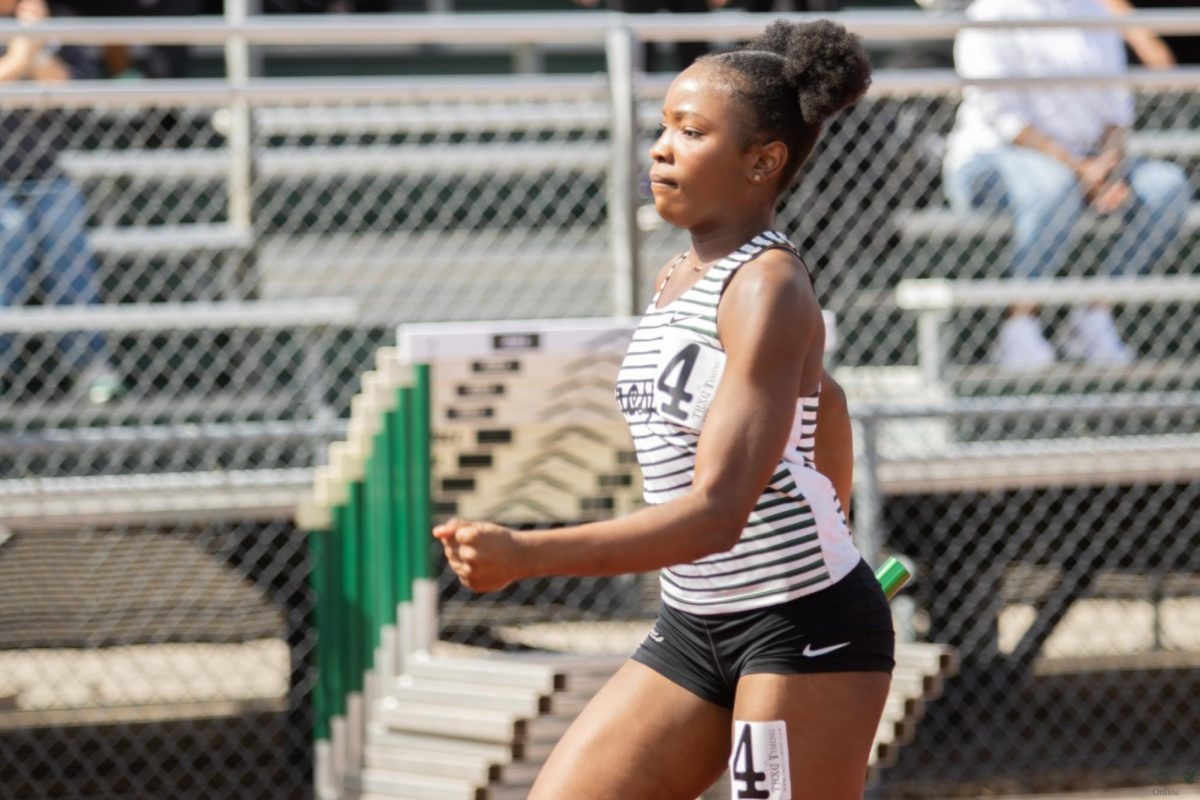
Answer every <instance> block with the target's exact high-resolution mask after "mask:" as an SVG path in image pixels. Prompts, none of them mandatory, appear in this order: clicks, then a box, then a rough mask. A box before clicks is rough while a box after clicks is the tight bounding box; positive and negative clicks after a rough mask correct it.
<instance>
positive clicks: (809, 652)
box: [804, 642, 850, 658]
mask: <svg viewBox="0 0 1200 800" xmlns="http://www.w3.org/2000/svg"><path fill="white" fill-rule="evenodd" d="M849 646H850V642H842V643H841V644H831V645H830V646H829V647H813V646H812V645H811V644H806V645H805V646H804V655H806V656H808V657H810V658H811V657H813V656H823V655H825V654H826V653H832V652H833V651H834V650H841V649H842V648H843V647H849Z"/></svg>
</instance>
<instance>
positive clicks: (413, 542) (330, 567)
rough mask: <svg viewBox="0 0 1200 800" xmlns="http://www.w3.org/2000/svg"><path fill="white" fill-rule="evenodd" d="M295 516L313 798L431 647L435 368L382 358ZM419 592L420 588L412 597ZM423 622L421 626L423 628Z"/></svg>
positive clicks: (390, 353) (347, 761)
mask: <svg viewBox="0 0 1200 800" xmlns="http://www.w3.org/2000/svg"><path fill="white" fill-rule="evenodd" d="M378 367H379V368H378V369H377V370H375V371H373V372H369V373H367V374H366V375H364V376H363V390H362V392H361V393H360V394H359V395H357V396H356V397H355V398H354V401H353V402H352V404H351V416H350V423H349V427H348V431H347V438H346V441H344V442H335V443H334V444H332V445H331V446H330V449H329V458H328V463H327V464H326V465H325V466H323V467H320V468H319V469H318V470H317V474H316V477H315V480H314V490H313V493H312V496H311V497H309V498H306V499H305V500H304V501H303V502H302V503H301V506H300V508H299V509H298V512H297V523H298V525H299V526H300V527H302V528H303V529H305V530H306V531H307V532H308V540H309V557H310V560H311V568H310V584H311V587H312V591H313V594H314V596H315V598H316V608H315V611H314V617H315V628H316V631H317V644H316V648H315V659H316V662H317V682H316V685H315V686H314V688H313V716H314V719H313V738H314V742H315V753H316V757H317V762H318V763H317V772H318V788H319V789H320V788H321V787H333V786H337V785H338V784H339V782H340V779H341V776H342V775H344V774H345V770H346V769H347V768H348V767H349V768H354V767H353V765H355V764H357V763H358V759H359V758H360V756H361V752H362V740H363V736H364V733H365V718H364V714H365V711H364V706H366V705H368V704H369V703H370V702H371V701H372V700H373V699H374V698H376V697H378V696H379V695H380V694H381V693H383V692H384V691H386V688H387V687H386V684H387V683H389V682H390V681H391V680H392V679H393V678H394V677H395V676H396V675H397V674H399V673H400V671H401V670H402V667H403V662H404V660H405V659H406V658H409V657H411V655H412V654H413V653H414V652H416V651H418V650H421V649H426V648H427V647H428V646H429V643H430V640H431V638H432V636H433V635H434V634H433V632H432V631H430V630H429V623H428V620H429V619H430V618H431V617H432V615H433V613H435V612H434V611H432V610H430V609H425V608H423V609H421V611H420V613H418V612H417V611H415V610H414V609H413V604H414V598H415V597H416V596H417V595H418V594H422V595H425V596H429V595H430V591H429V589H428V587H427V586H424V585H425V584H431V575H432V569H431V564H430V542H431V539H430V528H431V516H432V515H431V510H430V506H431V500H430V489H429V479H430V466H429V457H430V449H429V443H430V431H429V426H430V421H429V407H430V406H429V369H428V367H425V366H415V367H414V366H411V365H402V364H400V363H399V361H398V359H397V357H396V353H395V351H394V350H391V349H387V348H385V349H384V350H383V351H381V353H380V356H379V361H378ZM414 584H422V589H420V590H415V589H414ZM419 619H420V620H424V622H422V623H421V624H418V623H417V620H419Z"/></svg>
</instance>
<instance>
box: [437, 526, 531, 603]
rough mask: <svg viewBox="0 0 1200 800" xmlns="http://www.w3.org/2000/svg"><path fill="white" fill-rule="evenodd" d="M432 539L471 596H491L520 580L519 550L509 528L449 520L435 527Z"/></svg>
mask: <svg viewBox="0 0 1200 800" xmlns="http://www.w3.org/2000/svg"><path fill="white" fill-rule="evenodd" d="M433 536H434V538H435V539H437V540H438V541H440V542H441V543H442V549H443V550H444V551H445V553H446V560H447V561H448V562H449V563H450V568H451V569H452V570H454V574H455V575H457V576H458V579H459V581H461V582H462V584H463V586H466V587H467V588H468V589H470V590H471V591H473V592H479V593H483V592H494V591H497V590H498V589H503V588H504V587H505V586H507V585H508V584H510V583H512V582H513V581H515V580H518V579H519V578H521V577H522V576H521V573H520V569H519V566H520V564H521V554H520V547H519V545H518V543H517V540H516V536H515V534H514V533H513V531H511V530H510V529H508V528H505V527H502V526H500V525H494V524H492V523H491V522H475V521H472V520H465V519H452V520H449V521H448V522H445V523H443V524H441V525H438V526H437V527H435V528H434V529H433Z"/></svg>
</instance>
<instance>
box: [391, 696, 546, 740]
mask: <svg viewBox="0 0 1200 800" xmlns="http://www.w3.org/2000/svg"><path fill="white" fill-rule="evenodd" d="M375 719H376V720H377V721H378V722H379V723H380V724H382V725H384V726H385V727H386V728H388V729H389V730H392V731H403V732H407V733H418V734H429V735H432V736H444V737H448V738H459V739H468V740H470V741H476V742H491V743H493V744H504V743H509V742H514V741H520V740H524V738H525V733H526V720H525V718H523V717H522V716H521V715H519V714H514V713H512V712H508V711H497V710H494V709H483V708H469V707H453V706H428V705H419V704H417V703H401V702H399V701H389V699H387V698H385V699H384V700H383V701H382V702H381V703H380V704H379V708H378V710H377V711H376V712H375Z"/></svg>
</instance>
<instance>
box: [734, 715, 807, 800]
mask: <svg viewBox="0 0 1200 800" xmlns="http://www.w3.org/2000/svg"><path fill="white" fill-rule="evenodd" d="M734 731H735V739H736V742H735V745H734V750H733V755H732V756H731V757H730V759H729V775H730V778H731V781H730V788H731V790H732V795H733V800H792V785H791V783H792V782H791V775H790V774H789V764H788V752H787V726H786V725H785V723H784V722H783V721H782V720H777V721H772V722H740V721H739V722H736V723H734Z"/></svg>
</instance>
